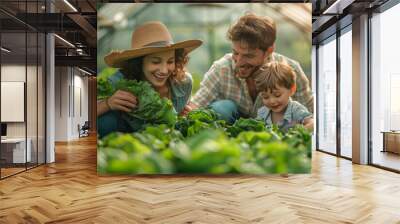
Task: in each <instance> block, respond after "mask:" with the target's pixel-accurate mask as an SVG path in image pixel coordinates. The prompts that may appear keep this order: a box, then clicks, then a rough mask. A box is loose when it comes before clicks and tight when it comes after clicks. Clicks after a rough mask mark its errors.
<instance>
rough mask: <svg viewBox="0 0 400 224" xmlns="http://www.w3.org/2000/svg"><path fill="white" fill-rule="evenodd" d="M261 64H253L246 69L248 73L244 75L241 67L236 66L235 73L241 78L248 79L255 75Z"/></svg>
mask: <svg viewBox="0 0 400 224" xmlns="http://www.w3.org/2000/svg"><path fill="white" fill-rule="evenodd" d="M260 67H261V66H253V65H250V67H249V68H248V71H246V75H242V73H241V72H240V67H236V68H235V74H236V77H238V78H240V79H248V78H250V77H252V76H253V74H254V73H255V72H256V71H257V70H258V69H259V68H260Z"/></svg>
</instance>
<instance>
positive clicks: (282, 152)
mask: <svg viewBox="0 0 400 224" xmlns="http://www.w3.org/2000/svg"><path fill="white" fill-rule="evenodd" d="M111 73H112V72H110V71H107V72H105V73H104V74H105V75H103V76H101V75H100V76H99V77H98V79H97V80H98V99H105V98H106V97H108V96H111V95H112V94H113V93H114V92H115V91H117V90H118V89H122V90H125V91H129V92H131V93H133V94H134V95H135V96H137V97H138V107H137V109H135V110H133V111H132V112H131V113H125V114H124V117H123V118H124V120H125V121H126V122H128V123H129V122H134V120H135V119H141V120H144V121H145V123H146V125H144V127H143V128H142V129H141V130H140V131H138V132H135V133H117V132H114V133H111V134H109V135H107V136H105V137H103V138H102V139H99V140H98V147H97V150H98V154H97V155H98V156H97V159H98V161H97V168H98V172H99V174H176V173H179V174H226V173H245V174H267V173H309V172H310V168H311V167H310V166H311V161H310V160H311V134H310V133H309V132H308V131H307V130H306V129H305V128H304V127H302V126H296V127H294V128H292V129H289V131H288V132H281V131H280V130H278V129H277V128H276V127H273V128H272V129H266V128H265V125H264V123H263V122H262V121H258V120H255V119H243V118H240V119H239V120H237V121H236V122H235V123H234V124H233V125H228V124H227V123H225V121H224V120H219V119H218V115H217V114H216V113H215V112H214V111H212V110H210V109H207V108H204V109H198V110H193V111H191V112H189V113H188V115H187V116H186V117H177V116H176V113H175V111H174V109H173V106H172V102H171V101H170V100H167V99H164V98H163V99H161V98H160V97H159V95H158V93H156V92H155V91H154V89H153V88H151V86H150V85H149V84H148V83H147V82H140V81H133V80H124V79H122V80H119V81H118V82H116V83H115V85H111V84H110V82H109V81H107V79H108V77H110V74H111Z"/></svg>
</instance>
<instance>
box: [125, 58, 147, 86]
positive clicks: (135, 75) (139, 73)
mask: <svg viewBox="0 0 400 224" xmlns="http://www.w3.org/2000/svg"><path fill="white" fill-rule="evenodd" d="M142 65H143V56H142V57H139V58H133V59H129V60H127V61H126V62H125V64H124V65H123V67H122V68H121V69H120V70H121V73H122V74H123V75H124V77H125V78H126V79H130V80H138V81H141V80H144V73H143V69H142V67H143V66H142Z"/></svg>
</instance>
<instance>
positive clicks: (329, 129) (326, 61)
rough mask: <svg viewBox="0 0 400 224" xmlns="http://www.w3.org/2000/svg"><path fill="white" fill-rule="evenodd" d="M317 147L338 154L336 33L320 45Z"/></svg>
mask: <svg viewBox="0 0 400 224" xmlns="http://www.w3.org/2000/svg"><path fill="white" fill-rule="evenodd" d="M317 91H318V92H317V95H318V104H317V105H318V108H317V110H318V112H317V113H318V117H317V119H318V126H317V141H318V145H317V149H318V150H321V151H325V152H328V153H331V154H336V148H337V147H336V140H337V138H336V132H337V130H336V35H334V36H332V37H330V38H328V39H327V40H326V41H324V42H322V43H321V44H320V45H319V47H318V86H317Z"/></svg>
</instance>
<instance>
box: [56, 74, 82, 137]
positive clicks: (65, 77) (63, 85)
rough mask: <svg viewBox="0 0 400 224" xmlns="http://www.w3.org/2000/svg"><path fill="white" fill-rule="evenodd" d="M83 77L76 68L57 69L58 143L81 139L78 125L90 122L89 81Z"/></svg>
mask: <svg viewBox="0 0 400 224" xmlns="http://www.w3.org/2000/svg"><path fill="white" fill-rule="evenodd" d="M82 75H84V73H82V72H81V71H79V70H78V69H76V68H72V67H56V91H55V120H56V122H55V123H56V133H55V140H56V141H70V140H74V139H77V138H79V133H78V124H79V125H81V126H82V125H83V124H84V123H85V121H87V120H88V105H89V104H88V79H87V77H83V76H82ZM80 107H81V108H80ZM80 109H81V111H80Z"/></svg>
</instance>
